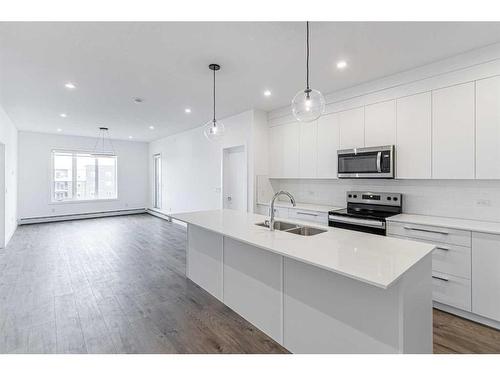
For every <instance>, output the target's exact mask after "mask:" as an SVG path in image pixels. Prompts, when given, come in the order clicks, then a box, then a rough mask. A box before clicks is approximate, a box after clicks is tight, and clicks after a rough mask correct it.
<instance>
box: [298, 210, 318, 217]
mask: <svg viewBox="0 0 500 375" xmlns="http://www.w3.org/2000/svg"><path fill="white" fill-rule="evenodd" d="M297 214H299V215H307V216H318V214H313V213H311V212H301V211H297Z"/></svg>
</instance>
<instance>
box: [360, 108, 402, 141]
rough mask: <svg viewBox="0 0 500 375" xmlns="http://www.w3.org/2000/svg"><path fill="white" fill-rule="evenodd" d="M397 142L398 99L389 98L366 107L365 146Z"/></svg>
mask: <svg viewBox="0 0 500 375" xmlns="http://www.w3.org/2000/svg"><path fill="white" fill-rule="evenodd" d="M395 143H396V101H395V100H389V101H387V102H381V103H376V104H371V105H367V106H366V107H365V146H366V147H372V146H385V145H393V144H395Z"/></svg>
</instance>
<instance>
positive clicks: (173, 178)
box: [149, 110, 267, 212]
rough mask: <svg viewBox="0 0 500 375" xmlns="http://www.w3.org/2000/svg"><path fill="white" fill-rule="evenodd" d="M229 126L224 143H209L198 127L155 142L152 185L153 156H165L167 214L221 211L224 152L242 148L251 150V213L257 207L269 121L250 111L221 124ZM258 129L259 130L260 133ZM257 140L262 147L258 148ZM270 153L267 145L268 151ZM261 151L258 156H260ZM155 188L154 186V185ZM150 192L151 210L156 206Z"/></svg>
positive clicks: (249, 185)
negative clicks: (258, 176)
mask: <svg viewBox="0 0 500 375" xmlns="http://www.w3.org/2000/svg"><path fill="white" fill-rule="evenodd" d="M221 121H222V122H223V123H224V126H225V135H224V138H223V141H222V142H221V143H220V144H218V143H212V142H209V141H208V140H207V139H206V138H205V136H204V135H203V128H202V127H198V128H195V129H191V130H188V131H185V132H182V133H178V134H174V135H172V136H169V137H166V138H162V139H159V140H157V141H154V142H151V143H150V146H149V165H150V175H149V179H150V181H152V179H153V175H152V160H153V155H155V154H161V155H162V168H163V171H162V172H163V187H162V209H161V211H163V212H181V211H196V210H210V209H218V208H221V206H222V200H221V188H222V186H221V158H222V148H224V147H232V146H238V145H245V146H246V147H247V158H248V187H247V188H248V202H247V205H248V209H249V210H250V211H253V207H254V203H255V194H254V190H255V189H254V186H255V185H254V179H255V172H254V170H255V168H259V169H261V170H264V171H266V169H265V167H263V165H262V164H263V162H262V157H263V156H262V155H263V153H262V152H261V151H262V150H261V148H260V145H262V144H263V140H262V139H267V138H266V137H265V136H264V135H263V134H266V133H267V119H266V115H265V113H263V112H260V111H255V110H249V111H245V112H243V113H240V114H238V115H235V116H231V117H227V118H224V119H222V120H221ZM256 128H257V130H256ZM255 138H258V139H259V147H257V148H256V147H255V142H256V141H255ZM264 149H265V151H266V152H267V143H266V145H265V147H264ZM256 151H257V153H256ZM150 186H152V183H150ZM151 197H152V191H150V198H149V206H150V207H151V202H152V198H151Z"/></svg>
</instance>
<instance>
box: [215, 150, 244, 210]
mask: <svg viewBox="0 0 500 375" xmlns="http://www.w3.org/2000/svg"><path fill="white" fill-rule="evenodd" d="M240 147H243V159H244V163H245V169H246V171H245V192H244V194H245V208H246V211H247V212H248V148H247V144H246V142H245V143H240V144H234V145H231V146H226V147H223V148H222V153H221V172H220V177H221V180H220V181H221V189H220V191H221V196H220V203H221V209H224V196H225V192H224V159H225V156H226V153H227V152H228V151H229V150H231V149H235V148H240Z"/></svg>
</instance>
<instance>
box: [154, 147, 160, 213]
mask: <svg viewBox="0 0 500 375" xmlns="http://www.w3.org/2000/svg"><path fill="white" fill-rule="evenodd" d="M153 180H154V181H153V207H154V208H161V155H160V154H156V155H154V156H153Z"/></svg>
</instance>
